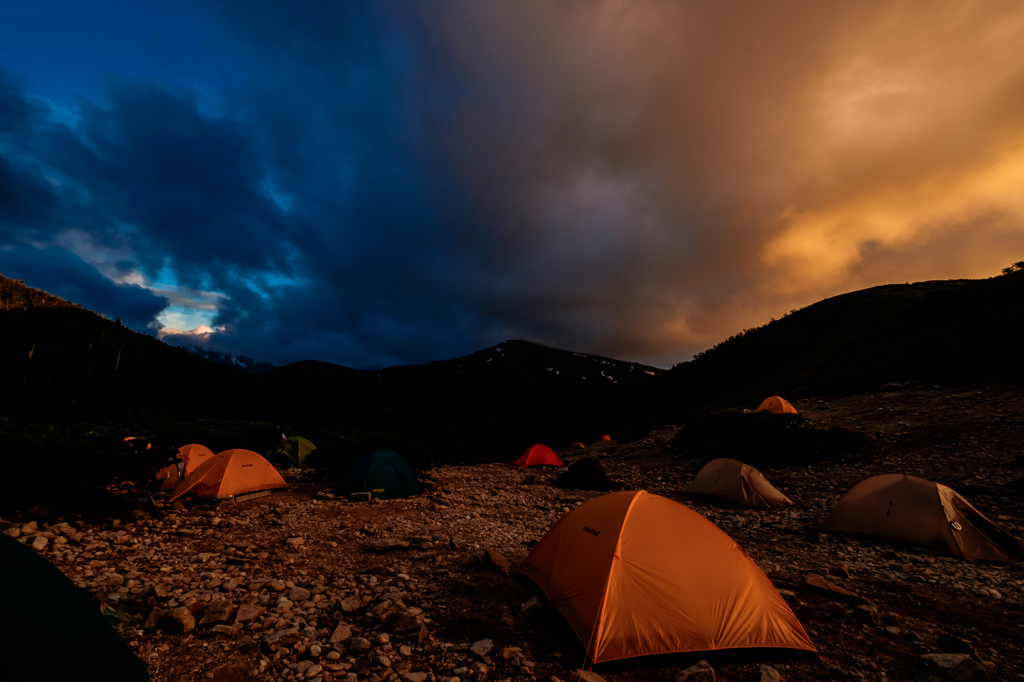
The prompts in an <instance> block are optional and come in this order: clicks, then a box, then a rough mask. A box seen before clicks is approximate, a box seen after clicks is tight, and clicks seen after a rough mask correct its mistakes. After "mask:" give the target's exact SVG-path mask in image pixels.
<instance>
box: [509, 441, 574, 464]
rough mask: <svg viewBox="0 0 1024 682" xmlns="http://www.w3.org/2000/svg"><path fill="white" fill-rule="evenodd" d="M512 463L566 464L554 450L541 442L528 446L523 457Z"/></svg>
mask: <svg viewBox="0 0 1024 682" xmlns="http://www.w3.org/2000/svg"><path fill="white" fill-rule="evenodd" d="M512 464H514V465H516V466H521V467H539V466H549V467H560V466H565V465H564V464H562V460H560V459H558V455H556V454H555V451H554V450H552V449H551V448H549V447H548V446H547V445H541V444H540V443H537V444H536V445H531V446H530V447H528V448H526V452H524V453H523V455H522V457H520V458H519V459H516V460H514V461H513V462H512Z"/></svg>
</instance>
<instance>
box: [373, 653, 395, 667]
mask: <svg viewBox="0 0 1024 682" xmlns="http://www.w3.org/2000/svg"><path fill="white" fill-rule="evenodd" d="M373 664H374V665H378V666H380V667H381V668H390V667H391V659H390V658H388V657H387V656H385V655H383V654H382V655H380V656H375V657H374V659H373Z"/></svg>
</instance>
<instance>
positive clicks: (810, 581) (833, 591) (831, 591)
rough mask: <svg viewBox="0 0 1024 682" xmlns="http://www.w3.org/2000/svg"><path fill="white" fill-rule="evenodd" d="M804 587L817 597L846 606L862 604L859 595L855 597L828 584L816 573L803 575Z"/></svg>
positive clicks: (845, 590) (847, 591)
mask: <svg viewBox="0 0 1024 682" xmlns="http://www.w3.org/2000/svg"><path fill="white" fill-rule="evenodd" d="M804 586H805V587H807V589H809V590H810V591H811V592H814V593H815V594H817V595H819V596H822V597H827V598H829V599H835V600H836V601H841V602H844V603H847V604H860V603H863V602H864V599H863V598H862V597H861V596H860V595H856V594H854V593H853V592H850V591H849V590H847V589H845V588H842V587H839V586H838V585H835V584H833V583H830V582H829V581H827V580H825V579H824V578H823V577H821V576H820V575H818V574H817V573H808V574H807V575H805V576H804Z"/></svg>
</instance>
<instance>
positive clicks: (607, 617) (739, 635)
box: [519, 490, 815, 663]
mask: <svg viewBox="0 0 1024 682" xmlns="http://www.w3.org/2000/svg"><path fill="white" fill-rule="evenodd" d="M519 570H520V572H521V573H523V574H524V575H526V576H527V577H528V578H530V579H531V580H533V581H534V582H535V583H537V585H538V586H539V587H540V589H541V590H543V592H544V594H545V595H546V596H547V598H548V599H549V600H550V601H551V603H552V604H554V605H555V607H556V608H557V609H558V610H559V611H561V613H562V615H563V616H565V619H566V620H567V621H569V625H570V626H572V628H573V630H575V632H576V636H577V637H579V639H580V641H581V642H582V643H583V645H584V646H585V647H586V650H587V654H588V655H589V656H590V658H591V660H593V661H594V662H595V663H602V662H605V661H614V660H617V659H621V658H630V657H633V656H646V655H649V654H667V653H679V652H696V651H712V650H717V649H735V648H750V647H778V648H786V649H803V650H806V651H815V648H814V645H813V644H812V643H811V640H810V639H809V638H808V637H807V633H806V632H804V629H803V627H802V626H801V625H800V622H799V621H798V620H797V619H796V616H795V615H793V612H792V611H791V610H790V609H789V607H788V606H787V605H786V602H785V601H783V599H782V596H781V595H780V594H779V593H778V591H777V590H776V589H775V587H774V586H773V585H772V583H771V581H769V580H768V578H767V577H766V576H765V574H764V573H762V572H761V569H760V568H758V567H757V564H755V563H754V562H753V560H751V559H750V557H749V556H748V555H747V553H746V552H744V551H743V549H741V548H740V546H739V545H737V544H736V543H735V542H733V540H732V539H731V538H730V537H729V536H728V535H726V534H725V533H724V532H722V531H721V530H719V529H718V527H717V526H715V525H714V524H713V523H711V522H710V521H708V520H707V519H705V518H704V517H703V516H701V515H700V514H698V513H696V512H694V511H692V510H690V509H688V508H687V507H685V506H684V505H681V504H679V503H678V502H674V501H672V500H669V499H667V498H664V497H661V496H659V495H652V494H650V493H647V492H644V491H642V490H641V491H628V492H618V493H611V494H608V495H602V496H601V497H596V498H594V499H592V500H590V501H589V502H585V503H584V504H582V505H580V506H579V507H577V508H576V509H574V510H572V511H571V512H569V513H567V514H565V515H564V516H562V518H561V519H559V520H558V521H557V522H556V523H555V525H554V526H552V528H551V530H549V531H548V532H547V534H546V535H545V536H544V537H543V538H542V539H541V541H540V542H539V543H538V544H537V546H536V547H535V548H534V550H533V552H532V553H531V554H530V556H529V557H528V558H527V559H526V561H525V562H524V563H523V565H522V567H521V568H520V569H519Z"/></svg>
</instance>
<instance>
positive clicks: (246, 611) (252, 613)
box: [235, 604, 266, 623]
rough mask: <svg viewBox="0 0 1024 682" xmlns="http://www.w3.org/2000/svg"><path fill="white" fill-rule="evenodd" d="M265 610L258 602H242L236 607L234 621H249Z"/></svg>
mask: <svg viewBox="0 0 1024 682" xmlns="http://www.w3.org/2000/svg"><path fill="white" fill-rule="evenodd" d="M265 612H266V609H265V608H264V607H262V606H260V605H259V604H242V605H241V606H239V607H238V612H237V613H235V622H236V623H249V622H252V621H254V620H256V619H257V618H259V617H260V616H262V615H263V614H264V613H265Z"/></svg>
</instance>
